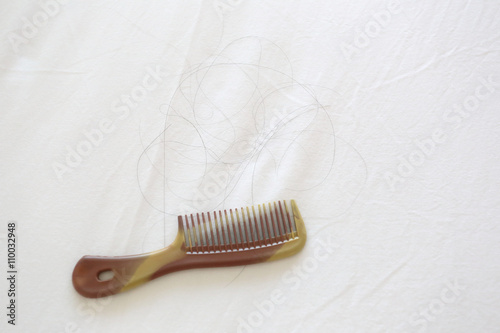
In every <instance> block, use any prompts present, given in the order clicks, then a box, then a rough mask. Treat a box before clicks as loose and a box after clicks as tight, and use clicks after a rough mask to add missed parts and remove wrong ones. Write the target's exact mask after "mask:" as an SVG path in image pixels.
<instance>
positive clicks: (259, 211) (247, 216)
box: [73, 200, 307, 298]
mask: <svg viewBox="0 0 500 333" xmlns="http://www.w3.org/2000/svg"><path fill="white" fill-rule="evenodd" d="M306 239H307V234H306V229H305V226H304V221H303V220H302V217H301V215H300V212H299V209H298V207H297V204H296V203H295V201H294V200H291V201H290V202H286V201H278V202H272V203H266V204H259V205H256V206H251V207H242V208H234V209H227V210H218V211H215V212H208V213H195V214H189V215H184V216H179V217H178V232H177V237H176V238H175V240H174V242H173V243H172V244H170V245H169V246H167V247H166V248H163V249H161V250H158V251H154V252H149V253H144V254H139V255H131V256H122V257H102V256H84V257H83V258H81V259H80V261H79V262H78V263H77V264H76V266H75V269H74V271H73V285H74V287H75V289H76V290H77V291H78V292H79V293H80V294H81V295H83V296H85V297H90V298H97V297H103V296H109V295H113V294H117V293H120V292H123V291H126V290H129V289H131V288H134V287H137V286H139V285H141V284H143V283H146V282H148V281H150V280H153V279H155V278H157V277H160V276H162V275H165V274H167V273H171V272H175V271H179V270H183V269H189V268H203V267H224V266H236V265H248V264H255V263H260V262H265V261H272V260H276V259H280V258H284V257H288V256H291V255H293V254H295V253H297V252H299V251H300V250H301V249H302V248H303V247H304V244H305V242H306Z"/></svg>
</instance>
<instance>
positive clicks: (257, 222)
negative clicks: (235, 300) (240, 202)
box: [180, 201, 299, 253]
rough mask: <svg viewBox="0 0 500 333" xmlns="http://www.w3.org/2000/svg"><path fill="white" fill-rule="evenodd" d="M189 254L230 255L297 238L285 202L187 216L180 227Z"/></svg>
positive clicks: (294, 226)
mask: <svg viewBox="0 0 500 333" xmlns="http://www.w3.org/2000/svg"><path fill="white" fill-rule="evenodd" d="M180 228H181V229H183V231H184V242H185V244H186V248H187V250H188V252H190V253H204V252H208V253H210V252H229V251H238V250H245V249H252V248H258V247H263V246H270V245H273V244H277V243H281V242H285V241H289V240H292V239H294V238H296V237H298V236H299V235H298V232H297V227H296V225H295V220H294V218H293V214H292V216H291V215H290V211H289V209H288V206H287V204H286V201H283V205H282V203H281V201H278V204H276V202H274V203H273V204H271V203H269V204H268V207H267V208H266V204H262V205H260V204H259V205H257V209H255V206H252V207H245V208H243V207H242V208H240V209H237V208H236V209H234V211H233V209H229V212H228V211H227V210H224V211H221V210H219V211H218V212H217V211H216V212H211V213H208V212H207V213H201V214H200V213H197V214H191V215H189V216H188V215H184V217H182V221H181V224H180Z"/></svg>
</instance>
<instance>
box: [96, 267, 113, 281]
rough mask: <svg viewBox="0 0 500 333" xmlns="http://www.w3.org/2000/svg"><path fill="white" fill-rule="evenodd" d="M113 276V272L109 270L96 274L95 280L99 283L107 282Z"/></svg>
mask: <svg viewBox="0 0 500 333" xmlns="http://www.w3.org/2000/svg"><path fill="white" fill-rule="evenodd" d="M114 276H115V272H113V271H112V270H110V269H106V270H104V271H100V272H99V273H97V280H99V281H101V282H105V281H109V280H111V279H112V278H113V277H114Z"/></svg>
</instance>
